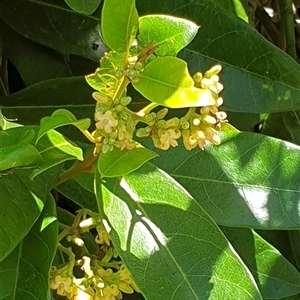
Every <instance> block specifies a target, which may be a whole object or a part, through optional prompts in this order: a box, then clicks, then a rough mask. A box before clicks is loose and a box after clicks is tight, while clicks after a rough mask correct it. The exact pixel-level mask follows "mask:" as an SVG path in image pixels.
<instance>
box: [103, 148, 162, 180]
mask: <svg viewBox="0 0 300 300" xmlns="http://www.w3.org/2000/svg"><path fill="white" fill-rule="evenodd" d="M156 156H157V154H156V153H155V152H153V151H150V150H148V149H146V148H144V147H142V146H136V148H134V149H132V150H127V149H124V150H120V149H118V148H116V147H115V148H114V149H113V150H112V151H110V152H108V153H101V155H100V157H99V159H98V171H99V173H100V174H101V176H102V177H118V176H123V175H126V174H128V173H130V172H132V171H134V170H137V169H138V168H139V167H140V166H141V165H143V164H144V163H145V162H147V161H149V160H150V159H153V158H154V157H156Z"/></svg>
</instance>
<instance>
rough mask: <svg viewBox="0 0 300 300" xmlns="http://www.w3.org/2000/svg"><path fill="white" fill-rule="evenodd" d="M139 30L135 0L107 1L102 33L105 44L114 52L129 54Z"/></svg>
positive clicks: (103, 11)
mask: <svg viewBox="0 0 300 300" xmlns="http://www.w3.org/2000/svg"><path fill="white" fill-rule="evenodd" d="M137 30H138V13H137V10H136V8H135V0H124V1H119V0H105V1H104V5H103V9H102V19H101V31H102V36H103V38H104V41H105V44H106V45H107V46H108V47H109V48H110V49H112V50H114V51H116V52H121V53H128V51H129V48H130V46H131V44H132V42H133V41H134V39H135V37H136V33H137Z"/></svg>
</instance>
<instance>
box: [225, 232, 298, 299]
mask: <svg viewBox="0 0 300 300" xmlns="http://www.w3.org/2000/svg"><path fill="white" fill-rule="evenodd" d="M222 231H223V233H224V234H225V235H226V237H227V238H228V240H229V241H230V242H231V243H232V246H233V247H234V249H235V250H236V251H237V253H238V254H239V256H240V257H241V259H242V260H243V262H244V263H245V265H246V266H247V267H248V269H249V270H250V271H251V273H252V274H253V276H254V278H255V280H256V283H257V284H258V287H259V290H260V291H261V294H262V296H263V297H264V299H279V298H282V297H286V296H289V295H293V294H298V293H300V273H299V272H298V271H297V269H296V268H295V267H294V266H293V265H292V264H291V263H290V262H289V261H288V260H287V259H286V258H285V257H284V256H282V255H281V254H280V252H279V251H278V250H277V249H275V248H274V247H273V246H271V245H270V244H269V243H267V242H266V241H265V240H264V239H263V238H261V237H260V236H259V235H258V234H257V233H256V232H254V231H252V230H250V229H241V228H225V227H224V228H222Z"/></svg>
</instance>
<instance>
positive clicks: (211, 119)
mask: <svg viewBox="0 0 300 300" xmlns="http://www.w3.org/2000/svg"><path fill="white" fill-rule="evenodd" d="M202 121H203V122H204V123H206V124H210V125H214V124H216V123H217V121H216V119H215V118H214V117H212V116H209V115H206V116H205V117H204V118H202Z"/></svg>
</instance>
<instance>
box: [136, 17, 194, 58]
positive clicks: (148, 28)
mask: <svg viewBox="0 0 300 300" xmlns="http://www.w3.org/2000/svg"><path fill="white" fill-rule="evenodd" d="M198 29H199V26H197V25H196V24H195V23H193V22H191V21H188V20H186V19H181V18H177V17H173V16H167V15H149V16H144V17H141V18H139V35H138V43H139V46H140V47H142V48H144V47H146V46H147V45H148V44H149V43H150V42H154V44H155V46H156V47H157V49H156V50H155V53H156V54H157V55H158V56H166V55H171V56H175V55H177V53H178V52H179V51H180V50H181V49H183V48H184V47H186V46H187V45H188V44H189V43H190V42H191V41H192V40H193V38H194V37H195V36H196V34H197V32H198Z"/></svg>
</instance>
